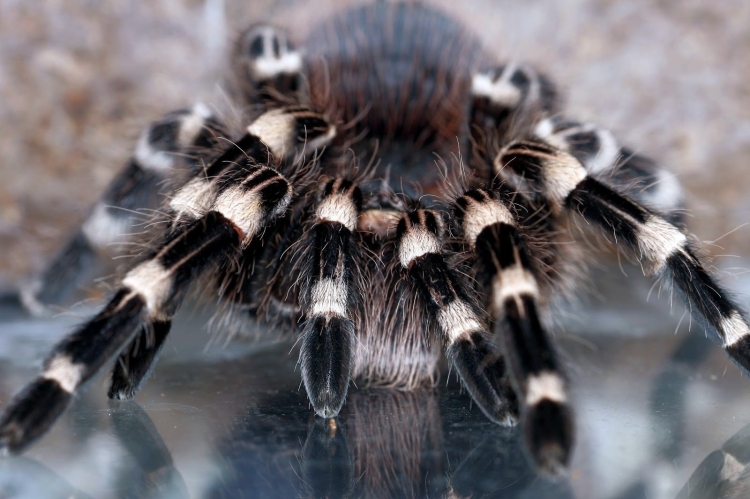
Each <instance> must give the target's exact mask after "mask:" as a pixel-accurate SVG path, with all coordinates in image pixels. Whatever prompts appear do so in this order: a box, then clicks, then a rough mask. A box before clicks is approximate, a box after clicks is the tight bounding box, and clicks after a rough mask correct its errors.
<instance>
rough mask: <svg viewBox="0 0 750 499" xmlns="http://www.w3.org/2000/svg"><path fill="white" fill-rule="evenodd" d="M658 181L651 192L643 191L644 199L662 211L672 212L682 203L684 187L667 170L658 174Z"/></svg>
mask: <svg viewBox="0 0 750 499" xmlns="http://www.w3.org/2000/svg"><path fill="white" fill-rule="evenodd" d="M656 177H657V179H656V181H655V182H654V185H653V186H652V187H651V189H650V190H644V191H643V194H642V196H643V199H644V200H645V201H646V203H647V204H648V205H649V206H653V207H654V208H656V209H658V210H660V211H670V210H674V209H677V208H679V207H680V204H681V203H682V187H681V186H680V182H679V181H678V180H677V177H676V176H674V175H673V174H672V173H670V172H668V171H666V170H658V171H657V172H656Z"/></svg>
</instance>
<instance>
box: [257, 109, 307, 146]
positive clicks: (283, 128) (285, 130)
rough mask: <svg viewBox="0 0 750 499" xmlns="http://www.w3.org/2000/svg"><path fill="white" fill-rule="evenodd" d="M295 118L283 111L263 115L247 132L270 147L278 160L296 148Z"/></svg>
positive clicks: (273, 111)
mask: <svg viewBox="0 0 750 499" xmlns="http://www.w3.org/2000/svg"><path fill="white" fill-rule="evenodd" d="M295 121H296V120H295V118H294V116H292V115H291V114H289V113H288V112H286V111H285V110H283V109H274V110H271V111H268V112H266V113H263V114H261V115H260V116H259V117H258V119H257V120H255V121H253V122H252V123H251V124H250V126H248V127H247V131H248V132H249V133H251V134H252V135H255V136H256V137H258V138H260V140H261V141H262V142H263V143H264V144H265V145H266V146H268V149H269V150H270V151H271V154H273V155H274V156H276V157H277V158H283V157H284V156H286V155H287V154H288V153H289V152H290V151H291V150H292V149H293V148H294V146H295V140H296V138H297V132H296V130H295Z"/></svg>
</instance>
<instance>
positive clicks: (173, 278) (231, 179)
mask: <svg viewBox="0 0 750 499" xmlns="http://www.w3.org/2000/svg"><path fill="white" fill-rule="evenodd" d="M217 188H218V189H221V188H224V189H225V190H224V191H223V195H226V197H222V195H220V196H219V198H218V200H217V202H216V204H215V206H214V209H213V210H212V211H209V212H208V213H207V214H206V215H205V216H204V217H203V218H201V219H199V220H196V221H195V222H193V223H192V224H190V225H187V226H182V228H181V229H180V230H178V231H177V232H175V234H173V235H171V236H170V237H169V238H168V240H167V241H166V242H165V244H164V245H163V246H162V248H161V249H160V250H159V251H158V252H157V253H156V254H155V256H154V257H153V258H151V259H149V260H147V261H145V262H144V263H142V264H140V265H139V266H137V267H135V268H134V269H133V270H131V271H130V272H129V273H128V274H127V275H126V276H125V278H124V279H123V282H122V284H123V286H125V287H127V288H128V289H131V290H133V291H134V292H136V293H138V294H139V295H140V296H141V297H142V298H143V300H144V301H145V302H146V304H147V309H148V311H149V317H150V319H151V321H150V323H149V324H148V325H147V326H145V327H144V328H143V329H142V330H141V331H140V333H139V336H138V337H136V338H135V339H134V340H132V341H131V342H130V345H129V346H128V348H126V349H125V350H124V351H123V352H122V354H121V355H120V357H119V359H118V362H117V363H116V364H115V367H114V369H113V372H112V378H111V384H110V390H109V396H110V398H119V399H127V398H132V397H133V395H134V394H135V392H136V391H137V390H138V388H139V387H140V385H141V384H142V383H143V381H144V380H145V378H146V377H147V376H148V374H149V373H150V372H151V369H152V367H153V365H154V362H155V361H156V358H157V356H158V354H159V352H160V350H161V347H162V345H163V343H164V341H165V339H166V337H167V335H168V334H169V330H170V327H171V318H172V315H173V314H174V311H175V310H176V309H177V307H178V306H179V303H180V301H181V299H182V296H183V295H184V291H185V289H186V288H187V286H188V285H189V283H190V282H191V281H192V280H193V279H194V278H195V277H196V275H197V274H199V273H200V272H202V271H203V269H204V268H205V267H206V266H207V265H209V264H211V263H217V264H220V263H221V262H227V261H229V260H230V258H231V257H232V256H233V255H238V254H239V253H240V251H241V249H242V247H243V246H246V245H247V244H249V243H250V241H251V240H252V239H253V238H254V237H256V236H257V235H258V234H259V233H261V232H262V230H263V228H265V227H266V225H267V224H268V223H269V222H270V221H272V220H273V219H274V218H276V217H277V216H279V215H281V214H282V213H283V212H284V211H285V210H286V208H287V206H288V205H289V202H290V199H291V187H290V186H289V183H288V182H287V181H286V179H284V178H283V176H282V175H281V174H279V173H278V172H276V171H275V170H273V169H271V168H267V167H258V166H255V167H248V168H246V169H245V170H244V171H241V172H234V175H228V176H227V178H225V179H223V181H222V182H221V183H220V184H219V186H218V187H217Z"/></svg>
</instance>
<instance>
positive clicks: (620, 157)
mask: <svg viewBox="0 0 750 499" xmlns="http://www.w3.org/2000/svg"><path fill="white" fill-rule="evenodd" d="M534 135H535V136H536V137H538V138H541V139H542V140H544V141H547V142H549V143H551V144H554V145H555V146H556V147H558V148H560V149H561V150H563V151H565V152H567V153H570V154H571V155H572V156H574V157H575V158H576V159H577V160H578V161H580V162H581V164H582V165H583V166H584V167H585V168H586V170H587V171H588V173H589V175H591V176H592V177H594V178H596V179H597V180H599V181H600V182H602V183H603V184H605V185H608V186H610V187H613V188H615V190H617V191H620V192H626V193H627V194H628V195H629V196H631V197H632V198H633V199H634V200H636V201H638V202H639V203H641V204H643V205H645V206H648V207H649V208H652V209H654V210H656V211H658V212H659V213H660V214H661V215H662V216H663V217H664V218H666V219H667V220H668V221H670V222H672V223H682V222H683V220H682V219H683V216H682V212H681V211H679V210H680V209H681V208H682V207H683V204H684V199H683V193H682V188H681V187H680V184H679V182H678V181H677V178H676V177H675V176H674V175H673V174H671V173H670V172H668V171H666V170H665V169H663V168H660V167H659V166H658V165H657V164H656V163H655V162H654V161H652V160H651V159H649V158H647V157H645V156H643V155H640V154H637V153H634V152H633V151H632V150H630V149H629V148H627V147H622V146H621V145H620V144H619V143H618V141H617V139H616V138H615V136H614V135H613V134H612V132H610V131H609V130H605V129H603V128H601V127H599V126H597V125H595V124H593V123H579V122H576V121H573V120H569V119H565V118H561V117H560V116H554V117H551V118H546V119H543V120H541V121H540V122H539V123H538V124H537V125H536V126H535V127H534Z"/></svg>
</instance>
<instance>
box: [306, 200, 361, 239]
mask: <svg viewBox="0 0 750 499" xmlns="http://www.w3.org/2000/svg"><path fill="white" fill-rule="evenodd" d="M316 214H317V216H318V220H320V221H329V222H338V223H340V224H342V225H344V227H346V228H347V229H349V230H351V231H353V230H354V229H356V228H357V207H356V205H355V204H354V201H353V200H352V198H351V197H350V196H348V195H346V194H334V195H331V196H328V197H326V198H323V199H322V200H321V201H320V204H319V205H318V209H317V212H316Z"/></svg>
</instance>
